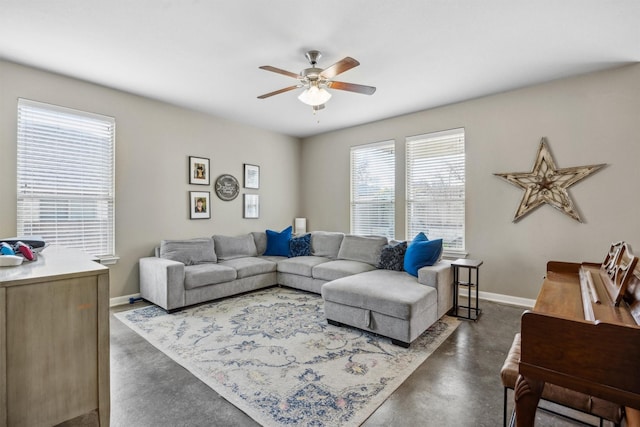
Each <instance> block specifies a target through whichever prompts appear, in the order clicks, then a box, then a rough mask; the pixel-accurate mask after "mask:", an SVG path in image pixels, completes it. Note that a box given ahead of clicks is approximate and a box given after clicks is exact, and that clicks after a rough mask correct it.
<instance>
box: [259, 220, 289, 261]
mask: <svg viewBox="0 0 640 427" xmlns="http://www.w3.org/2000/svg"><path fill="white" fill-rule="evenodd" d="M292 230H293V227H292V226H288V227H287V228H285V229H284V230H282V231H280V232H278V231H273V230H267V231H266V233H267V249H266V250H265V251H264V255H268V256H286V257H288V256H289V240H291V231H292Z"/></svg>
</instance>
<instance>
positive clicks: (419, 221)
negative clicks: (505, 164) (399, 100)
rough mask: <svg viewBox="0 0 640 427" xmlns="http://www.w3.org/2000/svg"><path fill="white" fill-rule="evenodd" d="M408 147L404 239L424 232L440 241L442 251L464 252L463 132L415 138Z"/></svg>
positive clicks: (437, 133)
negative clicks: (442, 246)
mask: <svg viewBox="0 0 640 427" xmlns="http://www.w3.org/2000/svg"><path fill="white" fill-rule="evenodd" d="M406 143H407V239H413V238H414V237H415V235H416V234H418V233H419V232H421V231H423V232H424V233H425V234H426V235H427V237H428V238H429V239H438V238H442V239H443V245H444V249H445V251H446V250H449V251H463V250H464V249H465V241H464V217H465V206H464V192H465V154H464V129H453V130H449V131H444V132H436V133H430V134H426V135H418V136H413V137H409V138H407V139H406Z"/></svg>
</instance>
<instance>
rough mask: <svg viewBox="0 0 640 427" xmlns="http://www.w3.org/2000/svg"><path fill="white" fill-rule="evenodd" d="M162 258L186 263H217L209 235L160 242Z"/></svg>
mask: <svg viewBox="0 0 640 427" xmlns="http://www.w3.org/2000/svg"><path fill="white" fill-rule="evenodd" d="M160 258H165V259H170V260H173V261H178V262H181V263H183V264H184V265H195V264H202V263H215V262H216V261H217V258H216V252H215V250H214V243H213V240H212V239H210V238H209V237H200V238H196V239H184V240H163V241H162V242H160Z"/></svg>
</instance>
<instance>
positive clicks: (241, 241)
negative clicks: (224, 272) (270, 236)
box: [213, 234, 258, 261]
mask: <svg viewBox="0 0 640 427" xmlns="http://www.w3.org/2000/svg"><path fill="white" fill-rule="evenodd" d="M213 241H214V242H215V249H216V255H218V259H219V260H221V261H226V260H230V259H236V258H244V257H249V256H258V251H257V249H256V243H255V241H254V240H253V235H252V234H245V235H244V236H218V235H215V236H213Z"/></svg>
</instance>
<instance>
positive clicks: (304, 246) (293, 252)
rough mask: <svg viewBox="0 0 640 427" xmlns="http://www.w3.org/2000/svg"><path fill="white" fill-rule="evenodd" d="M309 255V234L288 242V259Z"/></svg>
mask: <svg viewBox="0 0 640 427" xmlns="http://www.w3.org/2000/svg"><path fill="white" fill-rule="evenodd" d="M310 255H311V234H310V233H307V234H305V235H303V236H299V237H294V238H292V239H291V241H290V242H289V257H295V256H310Z"/></svg>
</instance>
